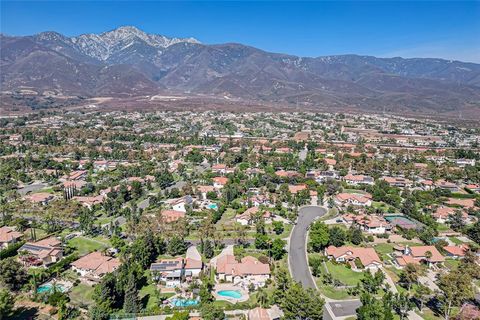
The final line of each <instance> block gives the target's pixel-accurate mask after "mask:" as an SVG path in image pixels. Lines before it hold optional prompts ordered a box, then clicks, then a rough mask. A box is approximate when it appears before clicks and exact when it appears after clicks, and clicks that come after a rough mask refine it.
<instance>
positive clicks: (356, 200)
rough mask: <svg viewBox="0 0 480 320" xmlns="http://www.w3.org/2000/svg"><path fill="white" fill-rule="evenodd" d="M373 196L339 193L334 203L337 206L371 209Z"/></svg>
mask: <svg viewBox="0 0 480 320" xmlns="http://www.w3.org/2000/svg"><path fill="white" fill-rule="evenodd" d="M371 199H372V196H371V195H370V194H357V193H345V192H344V193H339V194H337V195H336V196H335V199H334V202H335V204H336V205H337V206H339V207H341V206H345V207H346V206H349V205H352V206H357V207H369V206H371V205H372V200H371Z"/></svg>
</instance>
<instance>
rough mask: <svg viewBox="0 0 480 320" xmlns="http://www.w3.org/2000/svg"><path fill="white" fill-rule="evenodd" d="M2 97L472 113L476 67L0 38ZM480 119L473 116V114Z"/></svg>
mask: <svg viewBox="0 0 480 320" xmlns="http://www.w3.org/2000/svg"><path fill="white" fill-rule="evenodd" d="M0 70H1V75H0V83H1V90H2V94H12V93H18V92H19V90H20V91H21V90H22V89H28V90H29V91H34V92H36V93H37V94H40V95H42V94H45V93H46V92H47V93H48V94H49V95H54V96H82V97H100V96H102V97H105V96H115V97H133V96H145V95H147V96H148V95H156V94H164V93H168V94H179V95H190V96H194V95H200V96H213V97H220V98H224V99H237V100H239V101H242V100H244V101H257V102H259V103H270V104H272V103H274V104H275V103H278V104H286V105H288V104H291V105H296V106H308V107H315V106H318V107H331V108H342V107H343V108H350V109H360V110H385V109H386V110H389V111H393V112H403V111H406V112H421V113H448V112H458V111H464V110H466V111H470V112H471V113H472V112H473V113H476V112H477V111H480V64H475V63H466V62H460V61H450V60H443V59H434V58H415V59H403V58H399V57H398V58H376V57H372V56H359V55H336V56H322V57H316V58H311V57H297V56H293V55H286V54H278V53H270V52H265V51H263V50H260V49H257V48H254V47H250V46H246V45H242V44H236V43H227V44H216V45H207V44H202V43H200V42H199V41H198V40H196V39H194V38H185V39H182V38H169V37H165V36H162V35H157V34H147V33H145V32H143V31H141V30H139V29H137V28H135V27H130V26H127V27H120V28H118V29H115V30H112V31H108V32H105V33H101V34H83V35H80V36H77V37H67V36H64V35H62V34H60V33H57V32H42V33H39V34H36V35H32V36H8V35H4V34H2V35H0ZM478 113H479V114H480V112H478Z"/></svg>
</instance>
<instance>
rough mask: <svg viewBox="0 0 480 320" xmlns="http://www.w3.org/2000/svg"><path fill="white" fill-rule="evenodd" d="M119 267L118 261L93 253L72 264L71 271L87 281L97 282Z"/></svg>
mask: <svg viewBox="0 0 480 320" xmlns="http://www.w3.org/2000/svg"><path fill="white" fill-rule="evenodd" d="M120 265H121V262H120V260H119V259H117V258H114V257H110V256H106V255H104V254H102V253H101V252H100V251H95V252H92V253H89V254H87V255H86V256H83V257H81V258H80V259H78V260H76V261H74V262H72V269H73V271H75V272H78V273H79V274H80V276H82V277H84V278H87V279H89V280H99V279H101V278H102V277H103V276H104V275H106V274H107V273H110V272H113V271H115V270H117V269H118V268H119V267H120Z"/></svg>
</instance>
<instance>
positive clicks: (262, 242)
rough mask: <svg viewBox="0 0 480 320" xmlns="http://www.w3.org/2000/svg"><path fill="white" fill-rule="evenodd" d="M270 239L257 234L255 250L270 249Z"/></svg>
mask: <svg viewBox="0 0 480 320" xmlns="http://www.w3.org/2000/svg"><path fill="white" fill-rule="evenodd" d="M269 241H270V238H269V237H268V235H266V234H261V233H257V234H256V235H255V248H257V249H268V246H269Z"/></svg>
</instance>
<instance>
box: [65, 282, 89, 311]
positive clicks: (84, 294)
mask: <svg viewBox="0 0 480 320" xmlns="http://www.w3.org/2000/svg"><path fill="white" fill-rule="evenodd" d="M93 290H94V289H93V287H90V286H88V285H86V284H82V283H80V284H79V285H78V286H75V287H73V288H72V290H71V291H70V293H69V296H70V301H71V302H72V303H73V304H74V305H77V306H88V305H91V304H92V303H93V299H92V296H93Z"/></svg>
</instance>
